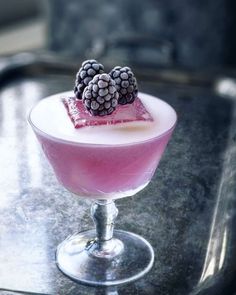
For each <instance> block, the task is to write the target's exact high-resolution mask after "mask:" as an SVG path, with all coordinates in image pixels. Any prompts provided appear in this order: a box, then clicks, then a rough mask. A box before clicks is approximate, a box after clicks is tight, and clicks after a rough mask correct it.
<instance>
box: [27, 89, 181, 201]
mask: <svg viewBox="0 0 236 295" xmlns="http://www.w3.org/2000/svg"><path fill="white" fill-rule="evenodd" d="M66 95H67V96H69V95H73V94H72V93H71V92H67V93H60V94H56V95H53V96H50V97H48V98H45V99H43V100H41V101H40V102H39V103H38V104H37V105H36V107H34V108H33V110H32V111H31V113H30V122H31V124H32V125H33V128H34V131H35V133H36V135H37V137H38V139H39V141H40V142H41V144H42V147H43V150H44V152H45V154H46V156H47V158H48V160H49V161H50V163H51V165H52V167H53V169H54V171H55V174H56V176H57V178H58V180H59V181H60V182H61V183H62V184H63V185H64V186H65V187H66V188H67V189H68V190H70V191H72V192H73V193H75V194H77V195H79V196H83V197H84V196H85V197H91V198H93V199H108V198H109V199H115V198H121V197H125V196H131V195H133V194H135V193H136V192H138V191H139V190H141V189H142V188H143V187H145V186H146V185H147V184H148V183H149V181H150V179H151V178H152V176H153V174H154V172H155V169H156V167H157V165H158V163H159V160H160V158H161V156H162V153H163V152H164V149H165V146H166V144H167V143H168V141H169V139H170V136H171V134H172V131H173V129H174V125H175V122H176V113H175V111H174V109H173V108H172V107H171V106H169V105H168V104H167V103H165V102H164V101H162V100H160V99H158V98H156V97H153V96H150V95H147V94H143V93H139V98H140V99H141V101H142V103H143V104H144V106H145V107H146V109H147V110H148V111H149V113H150V114H151V115H152V117H153V119H154V121H153V122H130V123H120V124H116V125H109V126H106V125H103V126H89V127H83V128H79V129H75V128H74V126H73V125H72V123H71V121H70V118H69V117H68V115H67V113H66V110H65V107H64V105H63V103H62V97H63V96H66Z"/></svg>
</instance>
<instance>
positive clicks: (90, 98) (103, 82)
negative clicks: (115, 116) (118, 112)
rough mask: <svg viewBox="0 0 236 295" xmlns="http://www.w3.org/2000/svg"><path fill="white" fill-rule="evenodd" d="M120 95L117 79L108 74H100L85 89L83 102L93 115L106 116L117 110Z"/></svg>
mask: <svg viewBox="0 0 236 295" xmlns="http://www.w3.org/2000/svg"><path fill="white" fill-rule="evenodd" d="M118 97H119V94H118V92H117V90H116V86H115V81H114V80H112V78H111V77H110V76H109V75H108V74H105V73H104V74H98V75H96V76H95V77H94V78H93V79H92V80H91V81H90V82H89V84H88V86H87V87H86V88H85V89H84V92H83V104H84V106H85V107H86V109H87V110H88V111H89V112H90V113H91V114H92V115H94V116H105V115H110V114H111V113H112V112H113V111H114V110H115V108H116V106H117V103H118Z"/></svg>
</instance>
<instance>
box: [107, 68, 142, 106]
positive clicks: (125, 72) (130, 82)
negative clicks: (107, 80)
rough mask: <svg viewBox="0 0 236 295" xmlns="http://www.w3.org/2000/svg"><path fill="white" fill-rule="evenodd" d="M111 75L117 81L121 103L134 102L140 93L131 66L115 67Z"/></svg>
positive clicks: (119, 101)
mask: <svg viewBox="0 0 236 295" xmlns="http://www.w3.org/2000/svg"><path fill="white" fill-rule="evenodd" d="M109 75H110V76H111V78H112V79H113V80H114V81H115V83H116V89H117V91H118V93H119V99H118V103H119V104H122V105H124V104H128V103H133V102H134V100H135V98H136V97H137V93H138V85H137V80H136V78H135V76H134V74H133V72H132V71H131V69H130V68H129V67H123V68H122V67H119V66H118V67H115V68H114V69H113V70H112V71H111V72H110V73H109Z"/></svg>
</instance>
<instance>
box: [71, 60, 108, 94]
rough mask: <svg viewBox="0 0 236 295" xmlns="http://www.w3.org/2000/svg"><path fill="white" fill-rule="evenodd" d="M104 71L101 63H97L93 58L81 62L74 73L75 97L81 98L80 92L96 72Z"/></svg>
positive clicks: (81, 92)
mask: <svg viewBox="0 0 236 295" xmlns="http://www.w3.org/2000/svg"><path fill="white" fill-rule="evenodd" d="M103 72H104V67H103V65H102V64H100V63H98V62H97V61H96V60H95V59H90V60H86V61H84V62H83V63H82V66H81V68H80V69H79V71H78V73H77V74H76V80H75V87H74V93H75V96H76V98H78V99H82V94H83V91H84V89H85V87H86V86H88V84H89V82H90V81H91V80H92V79H93V77H94V76H95V75H97V74H101V73H103Z"/></svg>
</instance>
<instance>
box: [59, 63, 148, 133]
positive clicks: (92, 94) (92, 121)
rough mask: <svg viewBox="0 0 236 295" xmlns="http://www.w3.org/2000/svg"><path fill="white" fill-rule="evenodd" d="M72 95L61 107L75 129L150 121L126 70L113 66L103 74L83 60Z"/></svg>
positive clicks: (132, 77) (99, 68) (133, 77)
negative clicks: (65, 111) (63, 106)
mask: <svg viewBox="0 0 236 295" xmlns="http://www.w3.org/2000/svg"><path fill="white" fill-rule="evenodd" d="M74 93H75V97H66V98H63V103H64V105H65V107H66V109H67V112H68V115H69V117H70V119H71V121H72V122H73V124H74V126H75V128H80V127H83V126H95V125H114V124H118V123H125V122H134V121H153V118H152V116H151V115H150V113H149V112H148V111H147V110H146V108H145V106H144V105H143V103H142V101H141V100H140V99H139V98H138V86H137V80H136V78H135V76H134V74H133V72H132V71H131V69H130V68H129V67H123V68H122V67H120V66H117V67H115V68H114V69H113V70H111V72H110V73H109V74H106V73H104V67H103V65H101V64H100V63H98V62H97V61H96V60H94V59H91V60H86V61H84V62H83V63H82V66H81V68H80V69H79V71H78V73H77V75H76V82H75V88H74Z"/></svg>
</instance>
